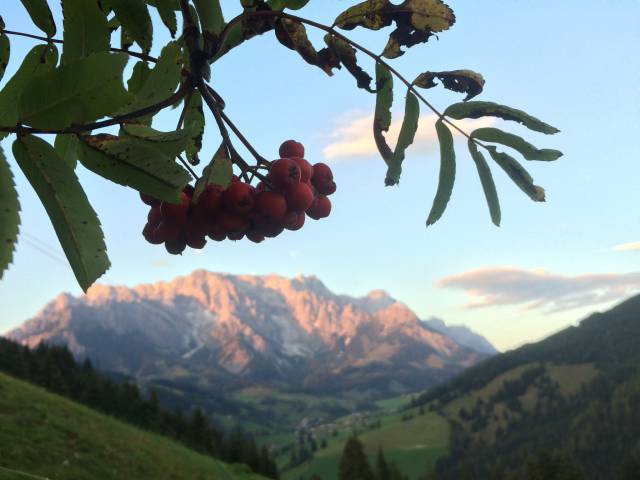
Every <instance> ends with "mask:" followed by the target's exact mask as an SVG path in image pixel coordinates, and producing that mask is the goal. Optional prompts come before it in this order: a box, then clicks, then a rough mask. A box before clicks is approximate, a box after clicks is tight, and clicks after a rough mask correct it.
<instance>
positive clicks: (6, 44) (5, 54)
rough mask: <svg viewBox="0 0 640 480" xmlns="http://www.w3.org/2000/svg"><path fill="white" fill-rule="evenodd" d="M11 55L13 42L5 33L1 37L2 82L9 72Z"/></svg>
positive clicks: (0, 62) (0, 66)
mask: <svg viewBox="0 0 640 480" xmlns="http://www.w3.org/2000/svg"><path fill="white" fill-rule="evenodd" d="M10 55H11V42H10V41H9V37H7V36H6V35H5V34H4V33H3V34H2V35H0V80H2V77H4V72H5V71H6V70H7V65H8V64H9V57H10Z"/></svg>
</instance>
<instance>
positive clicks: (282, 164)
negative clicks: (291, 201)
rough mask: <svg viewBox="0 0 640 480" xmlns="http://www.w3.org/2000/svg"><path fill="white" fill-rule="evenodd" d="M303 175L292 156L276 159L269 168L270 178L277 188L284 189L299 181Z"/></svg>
mask: <svg viewBox="0 0 640 480" xmlns="http://www.w3.org/2000/svg"><path fill="white" fill-rule="evenodd" d="M301 175H302V173H301V172H300V167H299V166H298V164H297V163H296V162H294V161H293V160H291V159H290V158H281V159H280V160H276V161H275V162H273V163H272V164H271V167H270V168H269V180H271V183H273V186H274V187H275V188H276V189H277V190H282V191H284V190H286V189H287V188H288V187H289V186H291V185H293V184H294V183H298V182H299V181H300V178H301Z"/></svg>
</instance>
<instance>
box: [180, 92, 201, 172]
mask: <svg viewBox="0 0 640 480" xmlns="http://www.w3.org/2000/svg"><path fill="white" fill-rule="evenodd" d="M186 108H187V111H186V112H185V115H184V127H185V129H186V130H188V131H189V132H190V134H189V142H188V143H187V158H188V159H189V161H190V162H191V163H192V164H193V165H197V164H198V163H200V159H199V158H198V153H199V152H200V150H201V149H202V137H203V135H204V127H205V119H204V111H203V109H202V96H201V95H200V92H197V91H196V92H194V93H193V95H192V96H191V99H190V100H189V104H188V105H187V107H186Z"/></svg>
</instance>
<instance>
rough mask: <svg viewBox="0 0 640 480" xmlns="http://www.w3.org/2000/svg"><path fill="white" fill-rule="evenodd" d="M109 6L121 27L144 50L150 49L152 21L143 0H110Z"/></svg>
mask: <svg viewBox="0 0 640 480" xmlns="http://www.w3.org/2000/svg"><path fill="white" fill-rule="evenodd" d="M111 8H113V11H114V12H115V14H116V17H118V20H120V23H121V24H122V27H123V28H124V29H126V31H127V32H128V33H129V34H130V35H131V36H132V37H133V38H134V39H135V41H136V42H137V43H138V45H140V47H141V48H142V50H143V51H144V52H148V51H149V50H151V43H152V41H153V23H152V22H151V16H150V15H149V10H148V8H147V5H146V3H145V1H144V0H111Z"/></svg>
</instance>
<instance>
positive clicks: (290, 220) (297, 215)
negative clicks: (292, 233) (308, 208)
mask: <svg viewBox="0 0 640 480" xmlns="http://www.w3.org/2000/svg"><path fill="white" fill-rule="evenodd" d="M304 219H305V215H304V212H289V213H287V216H286V217H285V219H284V228H286V229H287V230H300V229H301V228H302V226H303V225H304Z"/></svg>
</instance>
